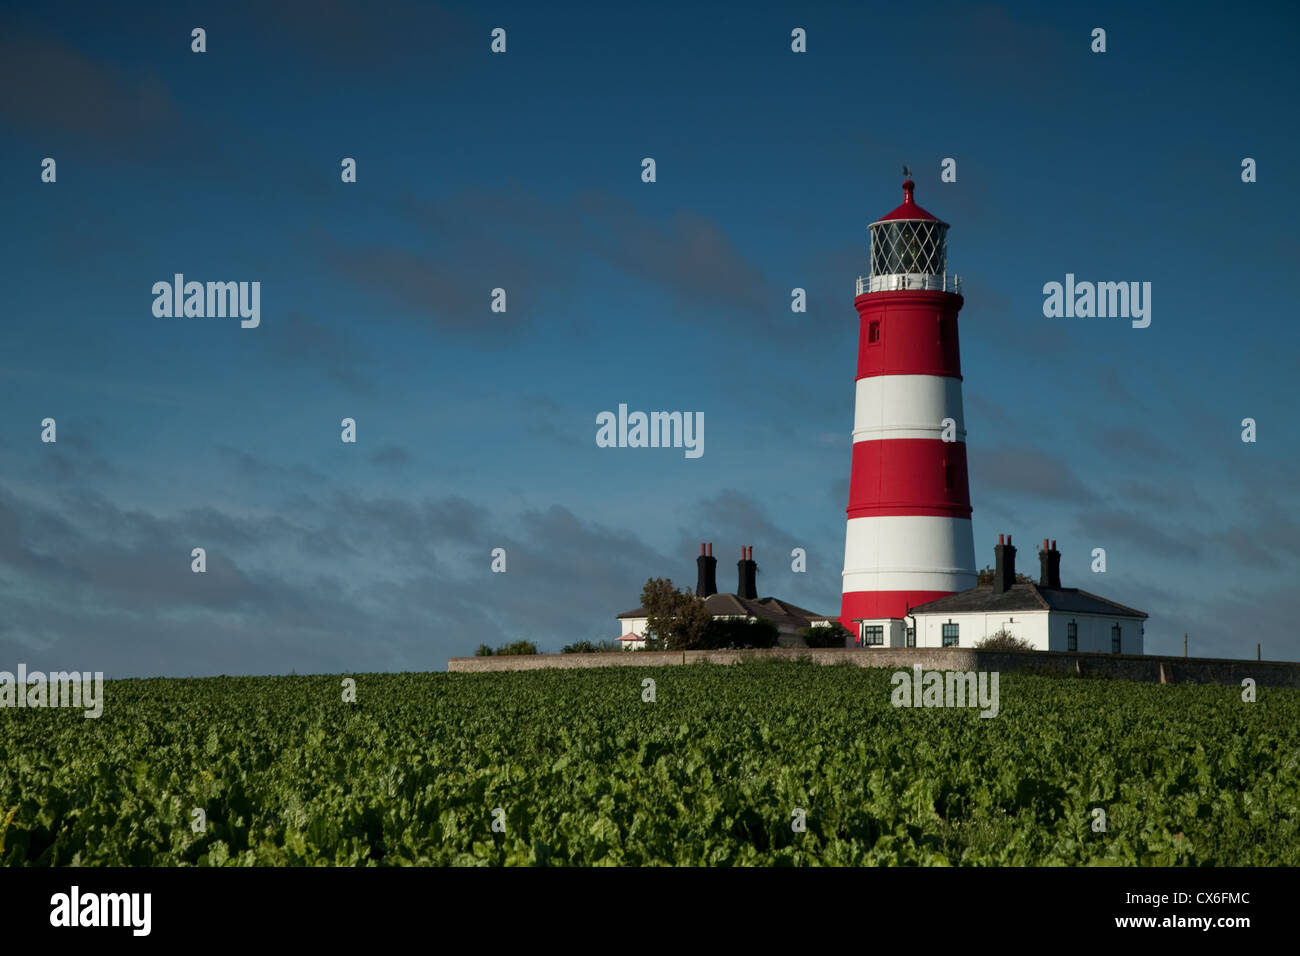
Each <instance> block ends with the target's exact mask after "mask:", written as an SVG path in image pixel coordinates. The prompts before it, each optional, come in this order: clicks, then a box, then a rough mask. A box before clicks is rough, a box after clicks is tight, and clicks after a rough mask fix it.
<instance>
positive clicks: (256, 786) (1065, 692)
mask: <svg viewBox="0 0 1300 956" xmlns="http://www.w3.org/2000/svg"><path fill="white" fill-rule="evenodd" d="M647 677H650V678H653V679H654V680H655V682H656V686H655V688H654V689H655V700H654V701H653V702H645V701H643V700H642V694H643V689H642V681H643V679H645V678H647ZM356 681H357V689H356V694H357V699H356V702H355V703H345V702H344V701H343V692H342V687H341V677H337V676H335V677H269V678H214V679H207V680H133V681H115V682H110V683H108V684H106V685H105V709H104V714H103V716H102V717H101V718H99V719H97V720H95V719H91V720H87V719H85V718H84V717H83V716H82V715H81V712H80V711H73V710H14V709H6V710H0V859H3V861H4V862H5V863H6V864H9V865H66V864H73V865H77V864H81V865H149V864H152V865H196V864H197V865H214V864H224V865H232V864H235V865H244V864H259V865H260V864H271V865H284V864H288V865H357V864H367V865H368V864H382V865H400V864H457V865H461V864H469V865H500V864H507V865H535V864H549V865H557V864H578V865H600V864H622V865H638V864H670V865H671V864H690V865H719V866H723V865H750V864H758V865H771V864H777V865H787V864H793V865H858V864H868V865H874V864H953V865H972V864H977V865H997V864H1067V865H1076V864H1139V865H1148V864H1154V865H1166V864H1176V865H1227V864H1232V865H1274V864H1287V865H1291V866H1295V865H1300V691H1296V690H1275V689H1270V688H1260V689H1259V691H1258V700H1257V701H1256V702H1254V703H1244V702H1243V701H1242V699H1241V689H1240V688H1234V687H1220V686H1159V685H1149V684H1132V683H1125V682H1119V681H1105V680H1086V679H1085V680H1081V679H1057V678H1048V677H1034V676H1027V675H1016V674H1004V675H1002V677H1001V682H1000V707H1001V710H1000V713H999V714H998V716H996V717H994V718H991V719H984V718H981V717H980V716H979V715H978V712H977V711H976V710H966V709H910V708H895V707H893V706H891V704H890V689H891V688H890V673H889V672H888V671H881V670H873V669H858V668H855V667H844V666H837V667H819V666H814V665H810V664H806V663H789V662H784V663H750V664H742V665H735V666H730V667H723V666H708V665H702V666H691V667H667V668H645V669H642V668H636V667H617V668H604V669H593V670H568V671H558V670H552V671H535V672H527V673H488V674H393V675H359V676H357V677H356ZM1098 808H1099V809H1100V810H1102V811H1104V814H1105V830H1104V832H1099V831H1098V830H1096V829H1095V824H1094V821H1095V820H1098V819H1099V818H1098V817H1097V816H1096V815H1095V814H1094V810H1096V809H1098ZM196 809H197V810H201V811H203V817H204V818H205V819H204V821H203V822H204V824H205V826H204V827H203V829H202V832H195V828H194V826H193V823H194V821H195V819H196V817H197V816H198V815H197V814H195V813H194V811H195V810H196ZM800 810H801V811H802V819H803V820H804V828H803V829H802V830H801V831H800V830H798V829H796V827H795V825H794V824H795V822H796V821H797V820H798V819H799V818H800V814H798V813H797V812H796V811H800ZM494 821H496V827H495V829H494Z"/></svg>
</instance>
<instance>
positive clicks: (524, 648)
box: [497, 641, 537, 656]
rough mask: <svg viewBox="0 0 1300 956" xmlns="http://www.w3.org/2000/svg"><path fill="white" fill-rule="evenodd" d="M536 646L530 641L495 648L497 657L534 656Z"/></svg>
mask: <svg viewBox="0 0 1300 956" xmlns="http://www.w3.org/2000/svg"><path fill="white" fill-rule="evenodd" d="M536 653H537V645H536V644H534V643H533V642H532V641H515V642H514V643H513V644H506V645H504V646H502V647H498V648H497V655H498V656H500V655H502V654H536Z"/></svg>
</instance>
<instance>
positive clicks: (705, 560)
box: [695, 544, 718, 598]
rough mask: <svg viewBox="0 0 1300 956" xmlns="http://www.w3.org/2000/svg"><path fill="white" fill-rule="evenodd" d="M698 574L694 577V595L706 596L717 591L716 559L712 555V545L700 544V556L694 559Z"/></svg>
mask: <svg viewBox="0 0 1300 956" xmlns="http://www.w3.org/2000/svg"><path fill="white" fill-rule="evenodd" d="M695 565H696V568H697V569H698V572H699V573H698V574H697V575H696V577H695V596H696V597H701V598H706V597H708V596H709V595H710V594H717V593H718V559H717V558H715V557H714V556H713V545H712V544H710V545H707V546H706V545H703V544H701V545H700V556H699V557H698V558H696V559H695Z"/></svg>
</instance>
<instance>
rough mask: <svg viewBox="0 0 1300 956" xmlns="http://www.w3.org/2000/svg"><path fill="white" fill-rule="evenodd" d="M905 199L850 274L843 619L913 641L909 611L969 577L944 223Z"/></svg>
mask: <svg viewBox="0 0 1300 956" xmlns="http://www.w3.org/2000/svg"><path fill="white" fill-rule="evenodd" d="M903 172H904V176H905V177H906V179H905V181H904V183H903V204H902V205H901V206H899V207H898V208H897V209H895V210H894V211H893V212H891V213H889V214H888V215H887V216H884V217H883V218H881V219H879V220H877V221H876V222H873V223H872V224H871V225H870V227H869V228H870V232H871V253H870V274H869V275H868V276H867V277H865V278H863V277H859V278H858V287H857V293H858V294H857V298H855V299H854V301H853V304H854V307H855V308H856V309H857V310H858V318H859V331H858V369H857V385H856V397H855V404H854V413H853V465H852V472H851V475H850V480H849V506H848V509H847V510H848V527H847V531H846V534H845V542H844V584H843V598H842V602H841V605H840V622H841V623H842V624H843V625H844V626H845V627H846V628H848V629H849V632H850V633H851V634H854V635H857V641H858V643H859V644H861V645H863V646H869V647H870V646H879V647H904V646H911V645H914V644H915V634H914V632H913V631H912V628H911V626H910V625H911V624H912V622H911V621H909V620H908V611H909V610H910V609H911V608H914V607H916V606H917V605H920V604H925V603H927V602H929V601H933V600H936V599H938V598H940V597H943V596H945V595H948V594H952V593H954V592H956V591H963V590H966V589H967V588H971V587H974V586H975V583H976V572H975V546H974V540H973V538H972V535H971V504H970V487H969V482H968V480H967V475H966V428H965V420H964V417H963V415H962V401H961V381H962V379H961V356H960V352H959V349H958V340H957V313H958V312H959V311H961V307H962V302H963V300H962V297H961V293H960V283H959V281H958V279H957V277H956V276H953V275H950V274H949V273H948V245H947V236H948V224H947V223H945V222H942V221H940V220H939V219H938V218H936V217H935V216H932V215H930V213H928V212H926V211H925V210H924V209H922V208H921V207H920V206H918V205H917V204H916V201H915V199H914V197H913V193H914V191H915V189H916V184H915V183H913V182H912V179H911V177H910V175H908V171H907V169H906V167H904V170H903Z"/></svg>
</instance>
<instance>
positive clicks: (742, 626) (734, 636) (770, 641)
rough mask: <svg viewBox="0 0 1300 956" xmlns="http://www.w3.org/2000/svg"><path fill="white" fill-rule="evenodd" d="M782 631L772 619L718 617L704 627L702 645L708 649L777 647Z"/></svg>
mask: <svg viewBox="0 0 1300 956" xmlns="http://www.w3.org/2000/svg"><path fill="white" fill-rule="evenodd" d="M780 635H781V632H780V631H778V630H777V627H776V625H775V624H773V623H772V622H771V621H763V620H758V621H746V620H740V619H726V618H716V619H714V620H711V621H709V625H708V627H706V628H705V629H704V640H703V643H702V644H701V645H700V646H701V647H703V648H705V649H706V650H713V649H717V648H733V647H776V642H777V638H778V637H780Z"/></svg>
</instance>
